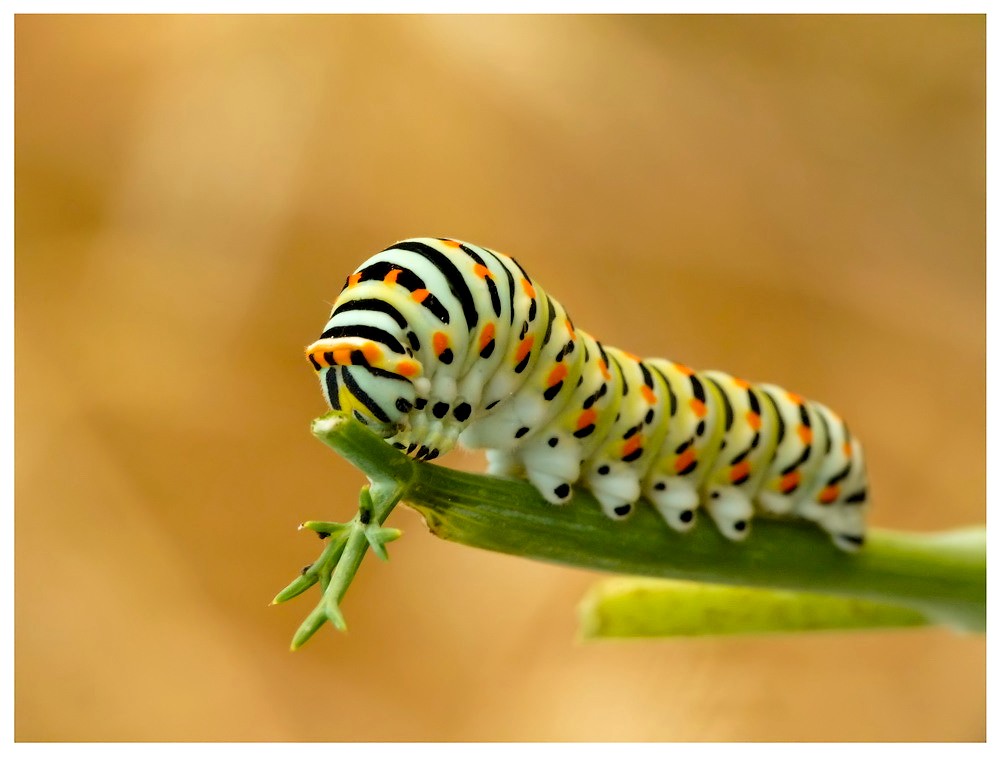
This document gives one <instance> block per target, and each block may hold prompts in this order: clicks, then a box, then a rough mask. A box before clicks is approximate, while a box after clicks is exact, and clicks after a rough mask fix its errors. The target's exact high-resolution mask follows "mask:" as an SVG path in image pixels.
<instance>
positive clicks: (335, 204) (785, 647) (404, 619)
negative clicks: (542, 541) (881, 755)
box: [15, 16, 986, 741]
mask: <svg viewBox="0 0 1000 757" xmlns="http://www.w3.org/2000/svg"><path fill="white" fill-rule="evenodd" d="M15 64H16V71H15V75H16V122H15V126H16V164H15V165H16V195H15V200H16V258H15V276H16V279H15V281H16V303H15V306H16V324H15V325H16V351H15V357H16V374H15V378H16V420H17V427H16V483H15V487H16V489H15V493H16V513H15V517H16V524H15V525H16V555H15V559H16V620H15V624H16V625H15V632H16V657H15V662H16V734H15V735H16V738H17V739H18V740H22V741H35V740H233V741H243V740H306V741H308V740H330V741H341V740H345V741H367V740H389V741H392V740H443V741H450V740H473V741H476V740H596V741H599V740H779V741H784V740H834V741H840V740H904V741H906V740H982V739H984V738H985V649H986V643H985V638H984V637H981V636H966V637H962V636H958V635H955V634H953V633H950V632H948V631H945V630H922V631H908V632H900V633H894V632H890V633H871V634H864V633H861V634H854V635H849V634H844V635H816V636H809V637H801V638H795V637H780V638H754V639H718V640H697V641H674V642H649V643H643V642H638V643H620V644H615V643H604V644H591V645H584V644H580V643H578V642H576V641H575V640H574V633H575V628H574V624H575V620H574V608H575V604H576V602H577V600H578V599H579V597H580V596H581V595H582V593H583V592H584V590H585V589H586V587H587V586H588V585H589V584H590V583H592V582H593V581H594V580H595V578H596V576H595V575H594V574H591V573H587V572H584V571H578V570H570V569H566V568H561V567H556V566H551V565H546V564H542V563H534V562H530V561H527V560H521V559H517V558H512V557H506V556H502V555H497V554H491V553H486V552H479V551H476V550H472V549H468V548H463V547H460V546H456V545H453V544H449V543H446V542H442V541H438V540H436V539H434V538H433V537H431V536H430V535H428V534H427V532H426V531H425V530H424V528H423V526H422V523H421V522H420V519H419V518H418V517H417V516H416V515H415V514H414V513H413V512H412V511H409V510H406V509H401V510H400V511H397V513H395V514H394V515H393V517H392V518H391V519H390V524H391V525H395V526H398V527H400V528H402V529H403V530H404V531H405V535H404V537H403V538H402V539H401V540H400V541H398V542H396V543H394V544H393V545H391V547H390V553H391V555H392V560H391V561H390V562H389V563H388V564H383V563H379V562H378V561H377V560H375V559H373V558H369V559H368V560H367V561H366V563H365V564H364V565H363V566H362V569H361V571H360V573H359V576H358V578H357V580H356V582H355V584H354V585H353V586H352V587H351V590H350V591H349V593H348V595H347V597H346V599H345V602H344V611H345V614H346V616H347V620H348V623H349V626H350V632H349V633H348V634H347V635H339V634H337V633H335V632H334V631H332V630H331V629H330V628H329V627H326V628H324V629H323V630H322V631H321V632H320V633H319V634H318V635H317V636H316V637H315V638H314V639H313V641H312V642H310V643H309V644H308V645H307V646H306V647H305V648H304V649H302V650H301V651H299V652H296V653H294V654H291V653H289V651H288V643H289V641H290V639H291V635H292V633H293V631H294V630H295V628H296V627H297V626H298V624H299V622H300V620H301V619H302V618H304V617H305V615H306V614H307V613H308V611H309V610H310V609H311V607H312V605H313V603H314V602H315V601H316V600H317V599H318V593H316V592H315V591H313V592H310V593H308V594H306V595H305V596H304V597H302V598H299V599H298V600H295V601H293V602H291V603H289V604H287V605H283V606H280V607H268V602H269V601H270V599H271V597H272V596H273V595H274V593H275V592H276V591H277V590H278V589H280V588H281V587H282V586H284V585H285V583H287V582H288V581H289V580H291V578H293V577H294V576H295V575H296V574H297V571H298V569H299V567H300V566H302V565H304V564H306V563H308V562H310V561H311V560H313V559H314V558H315V556H316V555H317V554H318V552H319V549H320V546H321V545H320V543H319V542H318V541H317V540H316V539H315V538H309V537H308V536H307V535H305V534H304V533H297V532H296V525H297V524H298V523H299V522H300V521H302V520H305V519H309V518H315V519H332V520H346V519H348V518H350V517H351V516H352V515H353V513H354V510H355V506H356V497H357V491H358V488H359V486H360V484H361V483H362V482H363V479H362V476H361V475H360V474H359V473H358V472H356V471H355V470H353V469H352V468H351V467H350V466H349V465H347V464H346V463H344V462H343V461H341V460H340V459H338V458H337V457H336V456H334V455H333V454H332V453H331V452H330V451H329V450H327V449H326V448H325V447H324V446H323V445H321V444H320V443H319V442H317V441H316V440H314V439H313V438H312V437H311V436H310V434H309V422H310V420H311V419H312V418H313V417H314V416H316V415H319V414H320V413H322V412H323V410H324V405H323V400H322V396H321V393H320V390H319V387H318V385H317V383H316V379H315V377H314V375H313V371H312V369H311V368H310V367H309V365H308V364H307V362H306V361H305V359H304V358H303V352H302V350H303V347H304V346H305V345H306V344H308V343H309V342H311V341H312V340H313V339H315V338H316V336H317V335H318V334H319V331H320V330H321V328H322V326H323V324H324V322H325V320H326V317H327V314H328V311H329V306H330V303H331V302H332V300H333V299H334V298H335V297H336V295H337V293H338V291H339V289H340V287H341V284H342V283H343V280H344V277H345V276H346V274H347V273H348V272H350V270H352V269H353V268H354V267H355V266H356V265H357V264H358V263H360V262H361V261H362V260H363V259H365V258H366V257H368V256H369V255H370V254H373V253H374V252H376V251H377V250H380V249H382V248H383V247H385V246H386V245H388V244H389V243H391V242H393V241H395V240H397V239H401V238H404V237H409V236H420V235H448V236H454V237H457V238H461V239H468V240H470V241H474V242H477V243H479V244H484V245H487V246H490V247H493V248H495V249H498V250H501V251H503V252H506V253H508V254H511V255H515V256H516V257H517V258H518V260H519V261H520V262H521V263H522V264H523V265H524V266H525V267H526V268H527V269H528V270H529V271H530V272H531V274H532V276H533V277H534V278H536V279H537V280H538V281H539V282H540V283H541V284H542V285H543V286H544V287H546V289H547V290H548V291H550V292H551V293H552V294H554V295H555V296H556V297H558V298H559V299H560V300H561V301H562V302H563V303H564V304H565V305H566V306H567V308H568V310H569V312H570V314H571V315H572V316H573V318H574V321H575V322H576V323H577V324H578V325H579V326H580V327H581V328H584V329H586V330H588V331H590V332H591V333H594V334H595V335H597V336H599V337H600V338H601V339H603V340H605V341H606V342H608V343H609V344H614V345H617V346H621V347H624V348H627V349H629V350H631V351H634V352H637V353H640V354H647V355H662V356H665V357H670V358H673V359H676V360H683V361H684V362H687V363H689V364H691V365H694V366H698V367H703V368H709V367H715V368H721V369H725V370H728V371H730V372H733V373H736V374H738V375H741V376H744V377H746V378H749V379H755V380H768V381H773V382H777V383H781V384H783V385H785V386H787V387H788V388H790V389H793V390H795V391H798V392H801V393H804V394H807V395H809V396H812V397H815V398H817V399H821V400H823V401H824V402H826V403H828V404H829V405H831V406H832V407H834V408H836V409H837V410H838V411H840V412H841V413H842V414H843V415H844V416H845V417H846V418H847V419H848V420H849V421H850V423H851V425H852V428H853V429H854V430H855V431H856V432H857V433H858V434H859V435H860V436H861V438H862V439H863V440H864V442H865V444H866V447H867V451H868V454H869V460H870V463H869V465H870V470H871V476H872V480H873V484H872V486H873V492H874V511H873V518H872V520H873V523H874V525H876V526H880V527H892V528H901V529H914V530H931V529H945V528H950V527H955V526H961V525H966V524H975V523H981V522H983V521H984V520H985V480H986V479H985V422H984V409H985V333H986V325H985V301H986V297H985V170H986V169H985V97H986V93H985V17H983V16H964V17H962V16H934V17H930V16H908V17H884V16H879V17H824V16H808V17H782V16H762V17H723V16H713V17H698V16H678V17H668V16H666V17H650V16H628V17H602V16H579V17H573V16H568V17H516V16H509V17H488V16H486V17H456V16H428V17H408V16H380V17H350V16H303V17H288V16H266V17H264V16H262V17H245V16H204V17H184V16H180V17H161V16H143V17H129V16H94V17H73V16H61V17H59V16H19V17H18V18H17V19H16V23H15ZM444 462H445V464H448V465H453V466H458V467H462V468H465V469H472V470H475V469H479V468H480V466H481V465H482V458H481V456H480V455H478V454H471V453H464V454H463V453H455V454H453V455H451V456H449V457H448V458H446V459H445V461H444Z"/></svg>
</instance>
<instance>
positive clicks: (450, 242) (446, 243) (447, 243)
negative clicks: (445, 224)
mask: <svg viewBox="0 0 1000 757" xmlns="http://www.w3.org/2000/svg"><path fill="white" fill-rule="evenodd" d="M441 244H443V245H444V246H445V247H454V248H456V249H457V248H459V247H461V246H462V243H461V242H456V241H455V240H454V239H442V240H441Z"/></svg>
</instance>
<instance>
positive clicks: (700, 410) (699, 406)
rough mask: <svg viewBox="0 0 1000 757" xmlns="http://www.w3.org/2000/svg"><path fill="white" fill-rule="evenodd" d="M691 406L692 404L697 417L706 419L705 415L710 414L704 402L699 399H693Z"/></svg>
mask: <svg viewBox="0 0 1000 757" xmlns="http://www.w3.org/2000/svg"><path fill="white" fill-rule="evenodd" d="M690 404H691V410H692V411H693V412H694V414H695V415H697V416H698V417H699V418H704V417H705V413H707V412H708V408H707V407H705V403H704V402H702V401H701V400H700V399H698V398H697V397H692V398H691V403H690Z"/></svg>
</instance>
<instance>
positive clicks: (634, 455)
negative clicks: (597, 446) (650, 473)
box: [622, 447, 642, 463]
mask: <svg viewBox="0 0 1000 757" xmlns="http://www.w3.org/2000/svg"><path fill="white" fill-rule="evenodd" d="M640 457H642V447H639V448H637V449H635V450H633V451H632V452H630V453H629V454H627V455H625V457H623V458H622V461H623V462H626V463H631V462H634V461H635V460H638V459H639V458H640Z"/></svg>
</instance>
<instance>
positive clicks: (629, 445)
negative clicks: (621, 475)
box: [622, 434, 642, 457]
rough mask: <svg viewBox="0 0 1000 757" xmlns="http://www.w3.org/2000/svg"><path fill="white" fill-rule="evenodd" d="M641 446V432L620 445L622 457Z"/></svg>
mask: <svg viewBox="0 0 1000 757" xmlns="http://www.w3.org/2000/svg"><path fill="white" fill-rule="evenodd" d="M641 446H642V434H636V435H634V436H633V437H632V438H630V439H629V440H628V441H626V442H625V444H623V445H622V457H628V456H629V455H631V454H632V453H633V452H635V451H636V450H637V449H639V447H641Z"/></svg>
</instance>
